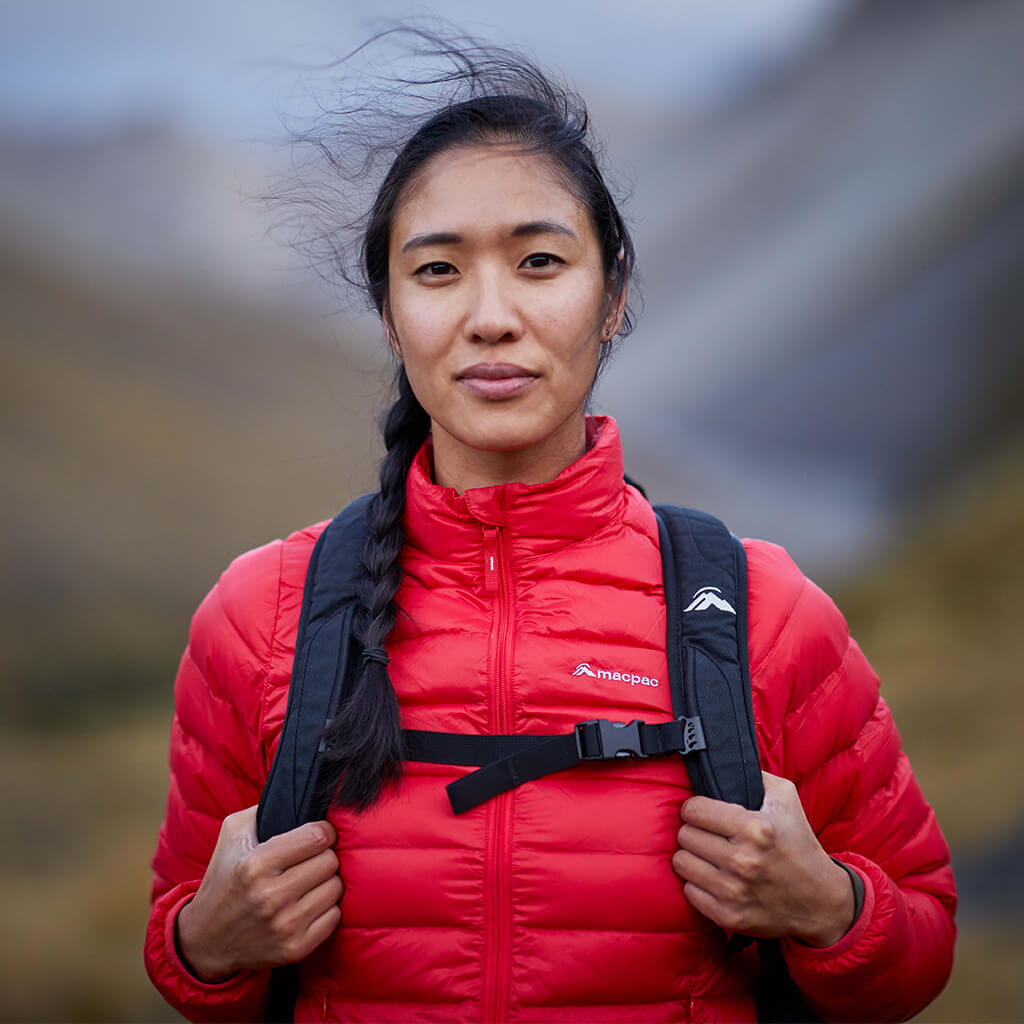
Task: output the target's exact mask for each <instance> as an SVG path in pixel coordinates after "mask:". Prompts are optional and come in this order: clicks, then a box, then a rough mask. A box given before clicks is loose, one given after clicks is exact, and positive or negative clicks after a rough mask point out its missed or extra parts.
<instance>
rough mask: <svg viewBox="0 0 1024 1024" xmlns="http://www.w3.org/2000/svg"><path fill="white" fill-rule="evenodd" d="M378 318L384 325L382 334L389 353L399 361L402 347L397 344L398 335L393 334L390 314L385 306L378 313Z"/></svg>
mask: <svg viewBox="0 0 1024 1024" xmlns="http://www.w3.org/2000/svg"><path fill="white" fill-rule="evenodd" d="M380 318H381V322H382V323H383V324H384V333H385V335H386V336H387V339H388V345H389V346H390V348H391V351H392V352H394V353H395V355H396V356H397V357H398V358H399V359H401V358H402V346H401V345H400V344H399V343H398V335H397V334H395V328H394V327H393V326H392V323H391V313H390V311H389V310H388V307H387V304H385V306H384V308H383V309H382V310H381V311H380Z"/></svg>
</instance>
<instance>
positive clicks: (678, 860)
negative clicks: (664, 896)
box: [672, 850, 729, 900]
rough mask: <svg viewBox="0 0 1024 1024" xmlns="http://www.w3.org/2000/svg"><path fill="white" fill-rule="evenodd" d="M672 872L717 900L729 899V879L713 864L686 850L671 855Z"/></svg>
mask: <svg viewBox="0 0 1024 1024" xmlns="http://www.w3.org/2000/svg"><path fill="white" fill-rule="evenodd" d="M672 870H673V871H675V873H676V874H677V875H678V876H679V877H680V878H681V879H682V880H683V881H684V882H693V883H694V884H695V885H698V886H700V888H701V889H703V890H704V891H705V892H708V893H711V894H712V895H713V896H715V897H716V898H717V899H720V900H723V899H727V898H728V897H729V892H728V886H729V879H728V878H726V876H725V875H724V874H723V872H721V871H719V870H718V868H716V867H715V866H714V865H713V864H709V863H708V862H707V861H706V860H701V859H700V857H695V856H694V855H693V854H692V853H689V852H688V851H686V850H676V852H675V853H674V854H673V855H672Z"/></svg>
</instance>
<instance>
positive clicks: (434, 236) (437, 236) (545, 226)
mask: <svg viewBox="0 0 1024 1024" xmlns="http://www.w3.org/2000/svg"><path fill="white" fill-rule="evenodd" d="M509 234H510V235H511V237H512V238H523V237H525V236H529V235H565V236H567V237H568V238H572V239H575V238H576V237H577V236H576V232H575V231H573V229H572V228H570V227H569V226H568V225H567V224H560V223H559V222H558V221H556V220H529V221H526V222H525V223H524V224H517V225H516V226H515V227H514V228H513V229H512V230H511V232H509ZM462 241H463V238H462V235H459V234H456V233H455V232H454V231H428V232H426V233H425V234H422V235H413V236H412V237H411V238H409V239H407V241H406V242H405V244H404V245H403V246H402V252H409V251H410V250H411V249H425V248H427V247H428V246H431V245H458V244H459V243H460V242H462Z"/></svg>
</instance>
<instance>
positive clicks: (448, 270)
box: [416, 260, 455, 277]
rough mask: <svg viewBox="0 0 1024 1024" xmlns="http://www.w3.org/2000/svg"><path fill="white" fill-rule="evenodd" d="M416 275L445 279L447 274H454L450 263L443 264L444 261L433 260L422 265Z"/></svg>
mask: <svg viewBox="0 0 1024 1024" xmlns="http://www.w3.org/2000/svg"><path fill="white" fill-rule="evenodd" d="M416 273H417V274H423V275H424V276H425V277H445V276H446V275H448V274H454V273H455V268H454V267H453V266H452V265H451V264H450V263H445V261H444V260H434V261H433V262H431V263H424V264H423V266H422V267H419V268H418V269H417V271H416Z"/></svg>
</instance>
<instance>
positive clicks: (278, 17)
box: [0, 0, 848, 136]
mask: <svg viewBox="0 0 1024 1024" xmlns="http://www.w3.org/2000/svg"><path fill="white" fill-rule="evenodd" d="M847 3H848V0H735V2H729V3H722V2H720V0H629V2H628V3H623V2H622V0H587V2H585V3H584V2H575V0H561V2H557V3H552V2H551V0H518V2H517V3H515V4H509V3H504V2H503V3H499V2H497V0H439V2H437V3H434V4H432V5H431V6H430V7H429V8H428V7H426V6H424V5H420V4H413V3H409V2H403V0H340V2H339V0H288V2H285V0H251V2H245V3H242V2H237V0H236V2H223V0H221V2H218V0H174V2H164V0H89V2H82V0H13V2H12V0H0V94H2V95H3V96H4V103H3V108H2V112H0V122H2V121H7V122H8V123H10V122H14V123H15V124H16V125H19V126H21V127H29V126H32V125H35V126H39V125H41V124H43V125H45V124H49V125H51V126H56V125H57V124H58V123H59V122H62V121H64V122H66V121H74V122H82V121H85V122H95V121H96V120H110V119H112V118H113V119H118V118H123V117H125V116H128V115H131V114H132V113H150V112H153V111H157V112H162V113H164V114H166V115H168V116H172V117H175V118H180V119H181V120H183V121H185V122H188V123H191V124H193V125H194V126H196V127H197V128H199V129H201V130H204V131H207V132H210V133H212V134H214V135H225V134H226V135H229V136H230V135H244V134H248V133H254V132H260V131H263V130H265V129H268V128H273V127H274V126H275V123H276V122H275V120H274V118H275V112H276V111H278V110H282V109H283V110H288V111H289V112H290V113H297V112H301V111H296V109H295V103H296V98H295V96H294V94H292V93H290V89H292V88H293V87H294V83H295V80H296V72H295V71H294V69H291V70H290V69H289V68H288V67H287V66H286V65H285V63H284V62H287V61H293V62H304V63H322V62H327V61H330V60H333V59H336V58H337V57H338V56H340V55H341V54H342V53H344V52H345V51H346V50H347V49H349V48H351V47H352V46H353V45H355V44H357V43H358V42H359V41H361V40H362V39H363V38H365V36H366V35H367V34H368V32H369V31H370V30H371V29H372V27H373V26H374V24H375V19H380V18H382V17H383V18H396V17H407V16H409V15H415V14H422V13H425V12H427V13H429V12H436V13H439V14H441V15H442V16H444V17H446V18H448V19H450V20H452V21H455V22H457V23H458V24H459V25H461V26H463V27H465V28H467V29H469V30H472V31H478V32H479V33H480V34H483V35H486V36H489V37H491V38H498V39H504V40H506V41H512V42H515V43H517V44H519V45H525V46H527V47H528V48H530V49H531V50H532V51H533V52H534V54H535V55H536V56H537V57H538V58H539V59H540V60H541V62H542V63H544V64H546V65H554V66H556V67H558V68H560V69H561V70H562V71H563V72H564V73H566V74H567V75H568V76H570V77H571V78H574V79H576V80H577V81H578V82H579V84H580V85H582V86H583V87H584V89H585V91H586V92H587V93H588V94H589V95H590V96H591V97H592V98H597V96H602V97H608V98H611V99H615V98H618V99H620V100H621V101H622V102H623V104H628V103H629V102H630V101H631V100H634V99H638V100H643V101H645V102H648V103H650V104H652V105H654V104H657V103H658V102H659V101H660V102H666V101H667V100H669V99H672V100H674V101H676V102H683V103H690V104H694V105H699V104H701V103H703V102H706V101H708V100H709V99H713V98H714V97H715V96H717V95H720V94H721V93H722V92H723V91H727V90H729V89H731V88H734V87H735V86H736V85H737V84H738V83H742V81H743V80H744V79H745V78H746V77H747V76H749V75H751V74H756V73H757V71H758V70H759V69H760V68H761V67H763V66H765V64H769V65H770V64H772V63H774V62H775V61H777V60H778V59H780V58H783V57H784V56H785V55H786V54H787V53H789V52H791V51H792V49H793V48H794V47H799V45H800V44H801V42H803V41H804V40H806V39H807V38H808V36H813V35H814V34H816V33H817V32H818V31H820V30H821V28H822V27H823V26H827V24H828V23H829V21H830V20H831V18H832V17H833V16H834V15H835V13H836V12H837V11H838V10H840V9H841V8H843V7H844V6H846V5H847ZM595 94H597V95H595Z"/></svg>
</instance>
